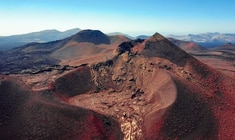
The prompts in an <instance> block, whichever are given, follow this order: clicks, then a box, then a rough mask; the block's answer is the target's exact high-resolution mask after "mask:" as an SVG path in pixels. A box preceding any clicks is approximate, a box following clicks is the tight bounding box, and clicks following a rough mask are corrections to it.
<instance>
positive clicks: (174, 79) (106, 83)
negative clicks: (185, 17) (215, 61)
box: [1, 33, 235, 140]
mask: <svg viewBox="0 0 235 140" xmlns="http://www.w3.org/2000/svg"><path fill="white" fill-rule="evenodd" d="M109 53H110V54H109ZM107 55H109V56H113V57H112V58H111V59H108V60H107V61H103V62H98V63H97V62H95V61H90V62H93V63H88V64H85V65H81V64H82V63H81V62H85V61H76V60H74V62H73V63H71V64H76V65H80V66H79V67H77V68H75V69H73V70H71V71H70V72H66V73H64V74H60V75H56V77H53V78H52V79H53V80H52V82H51V83H50V84H49V85H48V88H47V89H46V90H41V91H37V92H36V93H38V94H36V93H34V92H32V91H30V90H26V91H28V92H30V93H31V94H32V95H31V94H23V95H27V96H29V97H27V98H26V99H27V101H28V102H30V103H28V104H29V105H30V104H31V105H32V104H33V105H35V104H39V103H40V104H41V106H42V108H41V109H42V110H44V111H45V112H46V113H44V112H42V113H41V112H40V109H37V108H36V109H35V108H34V109H33V108H28V106H29V105H26V104H23V103H21V102H24V100H26V99H23V101H21V100H19V102H20V103H19V105H18V104H16V105H15V106H16V107H18V108H19V109H22V108H23V107H24V108H26V110H28V111H26V113H21V114H23V115H20V116H24V118H22V117H17V118H16V117H13V116H17V111H14V112H13V113H12V114H13V115H11V116H12V117H11V118H10V121H9V122H10V123H9V124H11V125H7V126H5V124H4V125H3V126H5V127H3V128H4V129H2V131H1V135H2V136H4V138H9V137H10V136H14V135H13V134H22V133H20V132H19V129H21V128H24V127H26V126H27V128H30V127H29V126H32V127H33V126H39V127H37V128H39V130H38V129H36V130H35V131H32V132H31V131H30V132H31V133H30V134H29V136H31V137H33V138H34V136H35V135H33V134H34V132H35V133H36V134H38V133H37V132H42V133H43V134H41V135H44V134H45V135H46V136H47V137H46V138H57V137H58V135H63V138H62V137H61V139H69V134H71V135H72V138H74V139H79V138H80V139H86V138H87V137H89V138H95V139H125V140H128V139H190V140H191V139H192V140H193V139H195V140H198V139H235V134H234V133H233V129H234V127H235V120H234V118H235V95H234V93H235V80H234V79H233V78H230V77H228V76H226V75H223V74H221V73H220V72H218V71H216V70H214V69H213V68H211V67H209V66H207V65H205V64H203V63H201V62H200V61H198V60H196V59H195V58H193V57H192V56H190V55H189V54H187V53H186V52H184V51H183V50H181V49H180V48H178V47H177V46H175V45H174V44H172V43H171V42H170V41H168V40H167V39H165V38H164V37H163V36H161V35H160V34H158V33H156V34H154V35H153V36H152V37H150V38H148V39H146V40H140V39H139V40H135V41H129V42H124V43H122V44H120V45H119V46H118V47H117V48H116V49H115V50H114V51H113V52H112V51H110V52H108V53H107ZM88 59H89V58H88ZM71 61H72V60H71ZM52 76H53V75H51V77H52ZM42 82H43V81H42ZM4 87H6V86H4ZM4 89H5V88H4ZM17 89H18V88H17ZM8 90H9V89H8ZM6 93H8V94H9V95H7V96H10V95H11V94H12V93H11V92H6ZM17 95H18V94H17ZM45 96H46V98H45ZM48 96H49V97H48ZM22 97H23V96H22ZM32 97H33V98H32ZM48 98H49V99H50V100H49V99H48ZM10 99H11V98H9V101H11V100H12V99H11V100H10ZM13 99H14V98H13ZM48 100H49V101H48ZM39 106H40V105H39ZM61 109H62V110H63V109H64V111H65V112H66V111H68V112H69V113H68V114H67V112H66V115H67V116H66V117H65V114H64V113H63V111H61ZM1 110H2V111H4V110H6V108H3V109H1ZM15 110H17V109H15ZM30 110H31V111H36V114H40V115H39V117H38V118H43V115H41V114H45V116H47V117H48V116H49V117H48V118H49V119H50V120H51V121H49V122H51V123H49V124H50V125H48V126H50V128H53V129H46V128H49V127H48V126H47V125H45V126H44V123H43V125H42V127H41V125H40V124H41V122H39V121H32V120H33V118H31V117H30V114H31V115H32V114H34V113H27V112H30ZM90 110H92V111H90ZM52 112H56V113H55V114H56V115H55V116H54V114H52ZM58 112H59V113H58ZM81 112H82V113H81ZM83 112H84V114H85V115H84V114H83ZM95 112H96V113H95ZM80 113H81V114H82V116H83V118H84V119H80V117H81V116H80V115H79V114H80ZM28 114H29V115H28ZM87 114H88V115H87ZM89 114H90V115H92V114H93V115H92V116H94V117H92V118H93V119H92V120H93V121H91V122H90V120H89V118H90V117H89ZM101 114H102V115H101ZM27 116H28V117H27ZM105 116H106V117H105ZM47 117H46V118H47ZM64 117H65V118H66V119H63V118H64ZM1 118H2V120H3V122H4V121H5V120H7V119H6V118H4V117H1ZM30 118H31V119H32V120H31V121H29V119H30ZM36 118H37V117H36ZM71 118H72V119H71ZM95 118H97V119H95ZM25 120H26V121H25ZM36 120H40V119H36ZM18 121H19V122H22V123H25V122H26V123H27V124H29V126H28V125H26V126H25V125H22V124H19V125H18V123H16V122H18ZM73 121H75V122H73ZM56 122H60V123H56ZM96 122H97V123H98V125H97V123H96ZM64 123H65V124H64ZM86 123H88V125H86ZM117 123H118V125H117ZM2 124H3V123H2ZM62 125H65V126H66V127H63V128H64V129H59V127H62ZM9 126H10V127H9ZM14 126H17V127H16V129H13V128H15V127H14ZM43 126H44V127H43ZM69 126H71V127H69ZM6 128H8V130H14V131H5V130H6ZM17 128H18V129H17ZM45 129H46V130H45ZM67 129H68V130H71V129H72V130H71V131H66V130H67ZM100 129H101V130H100ZM22 130H25V129H22ZM30 130H31V129H30ZM32 130H34V129H32ZM88 130H89V131H88ZM86 131H88V132H91V133H88V134H87V135H85V136H84V135H82V134H84V133H86ZM6 132H11V134H8V133H6ZM93 132H96V133H93ZM77 133H78V134H79V135H77ZM67 134H68V135H67ZM80 134H81V135H80ZM36 136H37V135H36ZM76 136H79V137H76ZM102 136H104V137H102ZM23 138H25V137H23ZM36 138H37V137H36Z"/></svg>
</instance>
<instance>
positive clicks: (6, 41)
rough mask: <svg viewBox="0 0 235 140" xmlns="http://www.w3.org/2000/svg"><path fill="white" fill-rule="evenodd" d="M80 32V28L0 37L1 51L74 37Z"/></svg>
mask: <svg viewBox="0 0 235 140" xmlns="http://www.w3.org/2000/svg"><path fill="white" fill-rule="evenodd" d="M79 31H81V29H79V28H74V29H70V30H67V31H64V32H61V31H58V30H55V29H52V30H43V31H39V32H32V33H27V34H21V35H12V36H0V50H7V49H11V48H15V47H18V46H22V45H25V44H28V43H31V42H37V43H45V42H49V41H55V40H60V39H64V38H66V37H69V36H71V35H74V34H76V33H77V32H79Z"/></svg>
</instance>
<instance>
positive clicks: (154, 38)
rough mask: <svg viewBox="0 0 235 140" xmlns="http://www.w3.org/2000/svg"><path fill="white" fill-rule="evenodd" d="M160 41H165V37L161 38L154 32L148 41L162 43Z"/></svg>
mask: <svg viewBox="0 0 235 140" xmlns="http://www.w3.org/2000/svg"><path fill="white" fill-rule="evenodd" d="M162 40H166V38H165V37H163V36H162V35H161V34H159V33H158V32H156V33H155V34H154V35H152V36H151V37H150V38H149V39H148V41H162Z"/></svg>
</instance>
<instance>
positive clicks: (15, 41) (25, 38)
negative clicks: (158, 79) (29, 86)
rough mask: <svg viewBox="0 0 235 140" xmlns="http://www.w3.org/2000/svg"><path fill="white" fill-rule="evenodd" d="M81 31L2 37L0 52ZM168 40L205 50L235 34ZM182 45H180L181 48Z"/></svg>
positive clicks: (210, 34) (174, 37)
mask: <svg viewBox="0 0 235 140" xmlns="http://www.w3.org/2000/svg"><path fill="white" fill-rule="evenodd" d="M79 31H81V29H79V28H74V29H70V30H67V31H64V32H61V31H58V30H55V29H52V30H43V31H39V32H32V33H27V34H21V35H12V36H0V51H2V50H8V49H11V48H15V47H19V46H22V45H25V44H28V43H32V42H36V43H45V42H50V41H55V40H61V39H64V38H67V37H69V36H71V35H74V34H76V33H78V32H79ZM107 35H108V36H117V35H120V36H125V37H127V38H129V39H132V40H133V39H146V38H148V37H149V36H148V35H138V36H136V37H133V36H130V35H128V34H125V33H121V32H112V33H107ZM167 38H168V39H170V40H171V39H175V40H178V41H177V42H178V44H177V45H179V41H186V42H193V43H196V44H198V45H200V46H202V47H205V48H213V47H218V46H221V45H224V44H228V43H231V44H234V43H235V34H221V33H217V32H215V33H202V34H188V35H168V36H167ZM181 45H182V43H181V44H180V45H179V46H181Z"/></svg>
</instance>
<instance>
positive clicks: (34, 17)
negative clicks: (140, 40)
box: [0, 0, 235, 36]
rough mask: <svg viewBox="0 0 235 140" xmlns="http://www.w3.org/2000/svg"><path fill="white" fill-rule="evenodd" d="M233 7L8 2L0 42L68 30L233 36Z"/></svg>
mask: <svg viewBox="0 0 235 140" xmlns="http://www.w3.org/2000/svg"><path fill="white" fill-rule="evenodd" d="M234 4H235V1H232V0H228V1H221V0H193V1H188V0H177V1H170V0H165V1H161V0H146V1H138V0H136V1H124V0H119V1H112V2H110V1H106V0H99V1H92V0H71V1H65V0H50V1H47V0H40V1H33V0H26V1H23V2H22V1H19V0H8V1H4V2H1V5H0V17H1V19H2V21H1V25H0V36H9V35H16V34H25V33H30V32H37V31H41V30H48V29H56V30H59V31H65V30H69V29H73V28H80V29H97V30H101V31H102V32H104V33H110V32H122V33H125V34H128V35H131V36H136V35H152V34H154V33H155V32H159V33H161V34H164V35H168V34H177V35H185V34H198V33H206V32H220V33H235V24H234V23H235V19H234V18H233V17H234V16H233V13H235V9H234V8H233V5H234Z"/></svg>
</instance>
